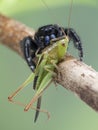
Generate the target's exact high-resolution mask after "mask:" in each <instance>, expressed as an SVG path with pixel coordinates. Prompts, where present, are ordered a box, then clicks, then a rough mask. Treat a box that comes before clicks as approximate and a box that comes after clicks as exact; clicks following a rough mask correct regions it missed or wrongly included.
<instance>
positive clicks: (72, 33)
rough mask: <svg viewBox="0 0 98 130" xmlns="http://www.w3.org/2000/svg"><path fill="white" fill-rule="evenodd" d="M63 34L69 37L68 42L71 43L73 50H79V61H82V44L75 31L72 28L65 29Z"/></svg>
mask: <svg viewBox="0 0 98 130" xmlns="http://www.w3.org/2000/svg"><path fill="white" fill-rule="evenodd" d="M65 33H66V35H67V36H68V37H69V40H72V41H73V43H74V46H75V48H76V49H78V50H79V57H80V61H82V58H83V48H82V42H81V40H80V37H79V36H78V34H77V33H76V31H75V30H74V29H72V28H65Z"/></svg>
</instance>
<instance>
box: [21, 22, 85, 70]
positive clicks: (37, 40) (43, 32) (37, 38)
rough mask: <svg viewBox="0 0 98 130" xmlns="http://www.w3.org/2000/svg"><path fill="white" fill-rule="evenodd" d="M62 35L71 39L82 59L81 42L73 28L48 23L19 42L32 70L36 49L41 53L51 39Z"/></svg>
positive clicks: (34, 66) (33, 68)
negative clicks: (32, 35)
mask: <svg viewBox="0 0 98 130" xmlns="http://www.w3.org/2000/svg"><path fill="white" fill-rule="evenodd" d="M62 36H65V37H66V36H67V37H68V38H69V40H72V41H73V43H74V46H75V48H76V49H78V50H79V57H80V60H81V61H82V57H83V50H82V43H81V40H80V38H79V36H78V34H77V33H76V32H75V31H74V29H72V28H63V27H60V26H58V25H56V24H54V25H52V24H50V25H46V26H43V27H40V28H39V29H38V31H37V32H36V33H35V35H34V38H32V37H31V36H27V37H25V38H24V39H23V40H22V42H21V45H22V49H23V53H24V57H25V59H26V61H27V63H28V65H29V67H30V68H31V70H32V71H34V70H35V68H36V65H35V63H34V61H33V59H34V57H35V53H36V51H38V50H39V53H41V51H42V50H43V49H44V48H45V47H47V46H49V45H50V44H51V41H52V40H53V39H59V38H60V37H62Z"/></svg>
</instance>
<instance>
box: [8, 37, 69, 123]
mask: <svg viewBox="0 0 98 130" xmlns="http://www.w3.org/2000/svg"><path fill="white" fill-rule="evenodd" d="M68 42H69V39H68V37H67V36H62V37H60V38H55V39H53V40H51V41H50V45H49V46H47V47H46V48H44V49H43V50H42V53H41V54H38V55H37V54H36V57H37V58H38V62H37V65H36V68H35V71H34V73H32V74H31V75H30V76H29V77H28V79H27V80H26V81H25V82H24V83H23V84H22V85H21V86H20V87H19V88H18V89H17V90H16V91H15V92H14V93H13V94H11V95H10V96H9V97H8V99H9V101H11V102H13V103H16V104H19V105H23V106H24V104H22V103H19V102H16V101H14V100H13V98H14V97H15V96H16V95H17V93H18V92H19V91H20V90H22V89H23V88H24V87H26V86H27V85H28V84H30V83H31V82H32V81H34V78H35V77H36V76H38V78H37V82H36V85H35V91H36V92H35V95H34V96H33V98H32V100H31V101H30V102H29V103H28V104H27V105H26V106H25V108H24V110H25V111H28V110H29V108H33V104H34V103H35V102H36V101H37V100H38V99H40V98H41V96H42V93H43V91H44V90H45V89H46V88H47V86H48V85H49V84H50V83H51V81H52V80H53V76H55V74H56V73H55V72H54V69H55V68H57V63H59V62H60V61H61V60H62V59H63V58H64V56H65V54H66V51H67V47H68ZM36 110H37V112H38V111H41V110H38V108H37V109H36ZM37 117H38V114H37V115H36V116H35V121H36V119H37Z"/></svg>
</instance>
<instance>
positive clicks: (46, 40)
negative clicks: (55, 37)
mask: <svg viewBox="0 0 98 130" xmlns="http://www.w3.org/2000/svg"><path fill="white" fill-rule="evenodd" d="M49 43H50V37H49V36H45V45H48V44H49Z"/></svg>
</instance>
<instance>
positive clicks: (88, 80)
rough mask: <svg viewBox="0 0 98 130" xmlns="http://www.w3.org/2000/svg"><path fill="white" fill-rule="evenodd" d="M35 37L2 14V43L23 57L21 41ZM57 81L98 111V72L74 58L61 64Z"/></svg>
mask: <svg viewBox="0 0 98 130" xmlns="http://www.w3.org/2000/svg"><path fill="white" fill-rule="evenodd" d="M28 35H31V36H32V37H33V36H34V31H33V30H32V29H30V28H28V27H27V26H25V25H24V24H22V23H19V22H17V21H16V20H13V19H10V18H8V17H6V16H3V15H1V14H0V41H1V42H2V44H4V45H6V46H8V47H9V48H11V49H12V50H14V51H15V52H17V53H18V54H19V55H20V56H21V57H22V56H23V54H22V51H21V48H20V44H19V43H20V40H21V39H23V37H25V36H28ZM59 68H60V69H59V70H58V72H57V77H56V81H57V82H58V83H59V84H61V85H62V86H63V87H64V88H66V89H68V90H71V91H72V92H74V93H75V94H77V95H78V96H79V97H80V98H81V99H82V100H83V101H84V102H85V103H87V104H88V105H89V106H90V107H92V108H93V109H94V110H96V111H98V72H96V71H95V70H94V69H92V68H91V67H90V66H88V65H86V64H85V63H83V62H80V61H78V60H77V59H75V58H73V57H72V56H66V58H65V60H64V61H63V62H62V63H60V64H59Z"/></svg>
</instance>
